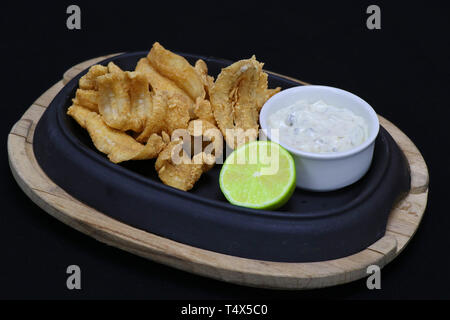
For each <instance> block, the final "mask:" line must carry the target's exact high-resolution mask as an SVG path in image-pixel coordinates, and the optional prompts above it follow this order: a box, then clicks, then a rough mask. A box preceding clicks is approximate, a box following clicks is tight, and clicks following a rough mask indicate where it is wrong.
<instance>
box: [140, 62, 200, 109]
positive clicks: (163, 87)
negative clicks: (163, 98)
mask: <svg viewBox="0 0 450 320" xmlns="http://www.w3.org/2000/svg"><path fill="white" fill-rule="evenodd" d="M136 71H137V72H140V73H142V74H143V75H145V77H146V78H147V81H148V83H149V85H150V87H151V88H152V91H153V92H154V93H155V94H158V93H161V92H162V91H167V92H169V93H171V94H175V95H177V96H179V97H180V99H182V100H183V101H185V103H186V104H187V105H188V107H189V115H190V117H191V118H193V117H195V114H194V100H193V99H192V98H191V97H190V96H189V95H188V94H187V93H186V92H185V91H184V90H183V89H181V88H179V87H178V86H177V85H176V84H175V82H173V81H172V80H170V79H168V78H166V77H164V76H163V75H161V74H160V73H159V72H158V71H157V70H156V69H155V68H154V67H153V66H152V65H151V64H150V61H149V60H148V59H147V58H142V59H140V60H139V61H138V63H137V65H136Z"/></svg>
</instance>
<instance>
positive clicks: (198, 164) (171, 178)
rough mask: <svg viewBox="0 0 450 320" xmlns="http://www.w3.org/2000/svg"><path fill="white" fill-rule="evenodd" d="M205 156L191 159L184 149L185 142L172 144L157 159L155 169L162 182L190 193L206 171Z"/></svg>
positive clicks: (177, 141) (173, 142) (201, 155)
mask: <svg viewBox="0 0 450 320" xmlns="http://www.w3.org/2000/svg"><path fill="white" fill-rule="evenodd" d="M204 165H205V164H204V162H203V154H198V155H195V156H194V157H193V159H191V158H190V157H189V156H188V154H187V153H186V151H185V150H184V149H183V141H182V140H181V139H180V140H175V141H172V142H170V143H169V144H168V145H167V146H166V147H165V148H164V149H163V150H162V151H161V153H160V154H159V156H158V158H157V159H156V163H155V169H156V171H157V172H158V176H159V178H160V179H161V181H162V182H163V183H164V184H166V185H168V186H171V187H174V188H177V189H180V190H184V191H188V190H190V189H192V188H193V187H194V184H195V183H196V182H197V181H198V179H200V177H201V175H202V173H203V171H204Z"/></svg>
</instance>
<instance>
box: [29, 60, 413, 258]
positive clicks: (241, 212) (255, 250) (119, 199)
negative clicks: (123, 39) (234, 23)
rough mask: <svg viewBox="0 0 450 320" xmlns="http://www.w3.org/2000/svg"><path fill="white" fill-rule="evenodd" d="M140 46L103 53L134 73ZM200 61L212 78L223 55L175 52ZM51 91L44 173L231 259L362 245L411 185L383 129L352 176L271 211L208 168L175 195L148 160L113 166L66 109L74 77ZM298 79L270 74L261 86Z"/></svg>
mask: <svg viewBox="0 0 450 320" xmlns="http://www.w3.org/2000/svg"><path fill="white" fill-rule="evenodd" d="M145 55H146V52H136V53H127V54H123V55H120V56H116V57H113V58H109V59H106V60H104V61H102V62H101V64H106V63H108V62H109V61H114V62H115V63H116V64H117V65H119V66H120V67H121V68H123V69H124V70H134V68H135V66H136V63H137V61H138V60H139V59H140V58H141V57H144V56H145ZM182 55H183V56H184V57H186V59H187V60H189V62H190V63H194V62H195V60H197V59H199V58H201V59H203V60H205V61H206V63H207V64H208V67H209V73H210V74H211V75H214V76H217V74H218V73H219V72H220V70H221V68H223V67H225V66H227V65H229V64H230V63H231V62H230V61H227V60H223V59H216V58H211V57H203V56H197V55H192V54H182ZM86 72H87V70H85V71H83V72H81V73H80V74H79V75H78V76H77V77H75V78H74V79H72V80H71V81H70V82H69V83H68V84H67V85H66V86H65V87H64V88H63V89H62V90H61V91H60V92H59V93H58V95H57V96H56V97H55V98H54V100H53V101H52V103H51V104H50V106H49V107H48V108H47V110H46V111H45V113H44V115H43V117H42V118H41V120H40V121H39V123H38V125H37V127H36V131H35V135H34V142H33V147H34V152H35V156H36V159H37V161H38V163H39V165H40V166H41V167H42V169H43V170H44V171H45V172H46V173H47V175H48V176H49V177H50V178H51V179H52V180H53V181H54V182H55V183H56V184H58V185H59V186H60V187H61V188H63V189H64V190H66V191H67V192H68V193H70V194H71V195H72V196H73V197H75V198H77V199H78V200H80V201H82V202H84V203H86V204H87V205H89V206H91V207H93V208H95V209H97V210H98V211H100V212H103V213H104V214H107V215H108V216H110V217H112V218H115V219H117V220H120V221H122V222H124V223H126V224H129V225H131V226H133V227H136V228H138V229H142V230H145V231H148V232H151V233H154V234H157V235H160V236H163V237H165V238H169V239H172V240H175V241H178V242H181V243H185V244H188V245H191V246H195V247H198V248H203V249H207V250H212V251H216V252H220V253H225V254H229V255H233V256H239V257H245V258H251V259H261V260H271V261H285V262H311V261H322V260H330V259H336V258H340V257H343V256H347V255H350V254H353V253H356V252H358V251H361V250H363V249H365V248H366V247H368V246H370V245H371V244H372V243H374V242H375V241H377V240H378V239H380V238H381V237H382V236H383V235H384V233H385V228H386V222H387V218H388V215H389V212H390V210H391V208H392V206H393V204H394V202H395V201H396V199H397V198H398V197H400V196H402V195H403V194H404V193H406V192H407V191H408V190H409V186H410V174H409V167H408V165H407V162H406V159H405V157H404V155H403V153H402V152H401V150H400V149H399V147H398V146H397V144H396V143H395V141H394V140H393V139H392V137H391V136H390V135H389V134H388V133H387V131H386V130H385V129H383V128H381V129H380V133H379V135H378V137H377V139H376V143H375V152H374V158H373V163H372V166H371V168H370V170H369V171H368V173H367V174H366V175H365V176H364V177H363V178H362V179H361V180H360V181H358V182H357V183H355V184H353V185H351V186H349V187H346V188H344V189H341V190H338V191H333V192H327V193H314V192H307V191H304V190H301V189H298V188H297V189H296V190H295V193H294V195H293V196H292V198H291V199H290V200H289V202H288V203H287V204H286V205H285V206H284V207H283V208H281V209H280V210H278V211H258V210H253V209H246V208H241V207H237V206H233V205H231V204H229V203H228V202H227V201H226V199H225V197H224V196H223V195H222V192H221V191H220V188H219V183H218V176H219V172H220V169H221V166H220V165H216V166H215V167H214V168H213V169H212V170H211V171H209V172H207V173H206V174H204V175H203V176H202V177H201V179H200V180H199V181H198V182H197V184H196V185H195V187H194V189H193V190H191V191H189V192H183V191H180V190H176V189H174V188H171V187H168V186H166V185H164V184H163V183H161V182H160V180H159V178H158V176H157V173H156V171H155V169H154V160H148V161H129V162H125V163H123V164H121V165H116V164H113V163H111V162H109V161H108V159H107V158H106V157H105V156H104V155H103V154H101V153H100V152H98V151H97V150H96V149H95V147H94V146H93V144H92V142H91V139H90V138H89V135H88V134H87V133H86V131H85V130H84V129H82V128H81V127H80V126H79V125H78V124H77V123H76V122H75V121H74V120H73V119H72V118H70V117H69V116H67V115H66V110H67V108H68V107H69V106H70V105H71V99H72V98H73V97H74V95H75V91H76V88H77V87H78V80H79V78H80V77H81V76H82V75H84V74H85V73H86ZM298 85H299V83H297V82H295V81H292V80H289V79H285V78H283V77H282V76H276V75H271V74H270V75H269V86H270V87H275V86H281V87H282V88H283V89H286V88H289V87H293V86H298Z"/></svg>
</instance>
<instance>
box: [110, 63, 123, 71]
mask: <svg viewBox="0 0 450 320" xmlns="http://www.w3.org/2000/svg"><path fill="white" fill-rule="evenodd" d="M108 72H109V73H114V72H119V73H120V72H123V70H122V69H120V67H119V66H118V65H116V64H115V63H114V62H112V61H111V62H110V63H108Z"/></svg>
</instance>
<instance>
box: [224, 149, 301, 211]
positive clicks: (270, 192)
mask: <svg viewBox="0 0 450 320" xmlns="http://www.w3.org/2000/svg"><path fill="white" fill-rule="evenodd" d="M219 183H220V189H221V190H222V192H223V194H224V195H225V197H226V198H227V200H228V201H229V202H230V203H232V204H234V205H238V206H242V207H248V208H253V209H266V210H274V209H277V208H279V207H281V206H282V205H283V204H285V203H286V202H287V201H288V200H289V198H290V197H291V196H292V193H293V192H294V189H295V164H294V159H293V158H292V156H291V154H290V153H289V152H288V151H286V150H285V149H284V148H283V147H281V146H280V145H279V144H277V143H274V142H270V141H253V142H250V143H248V144H245V145H243V146H241V147H239V148H238V149H236V150H235V151H233V152H232V153H231V154H230V155H229V156H228V158H227V159H226V160H225V163H224V164H223V166H222V170H221V171H220V178H219Z"/></svg>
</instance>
